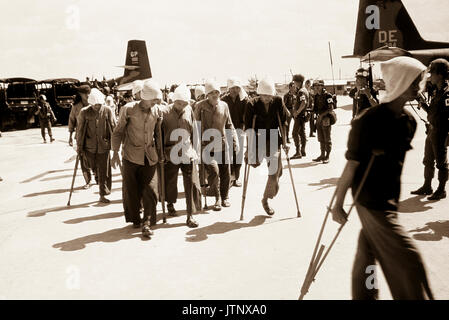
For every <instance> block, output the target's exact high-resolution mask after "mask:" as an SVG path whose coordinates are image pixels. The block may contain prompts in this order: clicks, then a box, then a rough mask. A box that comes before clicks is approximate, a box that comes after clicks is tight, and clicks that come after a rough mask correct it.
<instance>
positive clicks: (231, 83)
mask: <svg viewBox="0 0 449 320" xmlns="http://www.w3.org/2000/svg"><path fill="white" fill-rule="evenodd" d="M233 87H239V88H240V93H239V98H240V100H243V99H245V98H246V97H247V96H248V94H247V93H246V91H245V89H243V87H242V83H241V81H240V79H239V78H237V77H232V78H229V79H228V90H229V89H231V88H233Z"/></svg>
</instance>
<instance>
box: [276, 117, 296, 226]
mask: <svg viewBox="0 0 449 320" xmlns="http://www.w3.org/2000/svg"><path fill="white" fill-rule="evenodd" d="M276 115H277V118H278V123H279V131H280V133H281V139H282V147H283V149H284V152H285V156H286V158H287V165H288V171H289V172H290V180H291V183H292V188H293V194H294V195H295V203H296V209H297V217H298V218H300V217H301V212H300V211H299V205H298V196H297V195H296V188H295V182H294V180H293V172H292V167H291V164H290V157H289V155H288V152H287V144H286V142H285V135H284V127H283V126H282V122H281V117H280V116H279V110H278V111H276ZM279 156H280V155H279Z"/></svg>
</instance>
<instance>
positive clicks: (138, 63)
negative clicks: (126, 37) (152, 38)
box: [118, 40, 152, 85]
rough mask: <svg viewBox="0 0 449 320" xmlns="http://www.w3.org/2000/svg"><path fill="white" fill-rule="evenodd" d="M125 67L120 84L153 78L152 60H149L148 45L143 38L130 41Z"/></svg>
mask: <svg viewBox="0 0 449 320" xmlns="http://www.w3.org/2000/svg"><path fill="white" fill-rule="evenodd" d="M122 68H124V69H125V71H124V73H123V77H121V78H120V79H119V83H118V84H119V85H122V84H125V83H130V82H133V81H134V80H143V79H148V78H151V77H152V75H151V68H150V61H149V60H148V53H147V46H146V44H145V41H143V40H130V41H128V48H127V50H126V60H125V65H124V66H122Z"/></svg>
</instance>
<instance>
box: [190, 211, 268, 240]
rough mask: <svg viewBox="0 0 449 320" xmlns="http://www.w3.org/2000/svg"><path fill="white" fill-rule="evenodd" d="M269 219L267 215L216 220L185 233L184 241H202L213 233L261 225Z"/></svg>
mask: <svg viewBox="0 0 449 320" xmlns="http://www.w3.org/2000/svg"><path fill="white" fill-rule="evenodd" d="M267 219H271V218H270V217H268V216H255V217H254V218H253V219H252V220H251V221H250V222H248V223H245V222H240V221H234V222H216V223H214V224H212V225H210V226H207V227H203V228H198V229H193V230H190V231H189V232H187V233H186V235H187V237H186V241H189V242H198V241H204V240H206V239H207V238H208V236H210V235H213V234H222V233H226V232H230V231H233V230H238V229H242V228H251V227H257V226H260V225H262V224H263V223H264V222H265V220H267Z"/></svg>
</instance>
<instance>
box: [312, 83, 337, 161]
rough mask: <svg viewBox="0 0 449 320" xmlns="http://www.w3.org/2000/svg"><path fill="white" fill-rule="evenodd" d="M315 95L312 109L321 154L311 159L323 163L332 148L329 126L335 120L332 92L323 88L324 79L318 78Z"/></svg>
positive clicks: (327, 158)
mask: <svg viewBox="0 0 449 320" xmlns="http://www.w3.org/2000/svg"><path fill="white" fill-rule="evenodd" d="M315 88H316V91H315V97H314V102H313V111H314V113H316V114H317V116H318V117H317V121H316V128H317V132H318V141H319V142H320V149H321V155H320V156H319V157H318V158H315V159H313V161H316V162H319V161H322V162H323V163H328V162H329V155H330V153H331V150H332V140H331V128H332V125H333V124H335V122H336V121H337V118H336V115H335V112H334V111H333V109H334V106H335V100H334V99H333V97H332V94H330V93H329V92H327V91H326V89H325V88H324V81H323V80H321V79H319V80H317V81H316V85H315Z"/></svg>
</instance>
